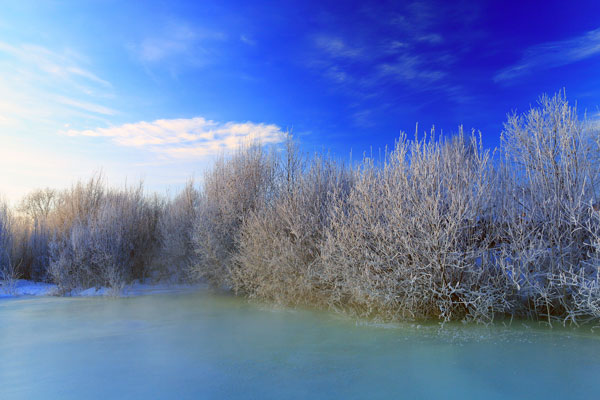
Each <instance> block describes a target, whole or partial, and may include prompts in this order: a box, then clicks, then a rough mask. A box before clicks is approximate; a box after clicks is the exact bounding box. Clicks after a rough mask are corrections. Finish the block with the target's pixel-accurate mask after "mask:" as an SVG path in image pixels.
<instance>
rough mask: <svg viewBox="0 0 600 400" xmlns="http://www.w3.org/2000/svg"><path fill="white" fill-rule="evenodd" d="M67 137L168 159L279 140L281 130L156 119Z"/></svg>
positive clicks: (267, 126)
mask: <svg viewBox="0 0 600 400" xmlns="http://www.w3.org/2000/svg"><path fill="white" fill-rule="evenodd" d="M62 133H63V134H65V135H68V136H87V137H100V138H108V139H110V140H111V141H112V142H113V143H115V144H117V145H120V146H129V147H137V148H142V149H147V150H149V151H152V152H155V153H157V154H161V155H163V156H165V157H168V158H177V159H184V158H194V157H202V156H210V155H215V154H218V153H219V152H222V151H229V150H233V149H235V148H236V147H237V146H239V145H240V144H241V143H244V142H248V141H254V140H256V141H259V142H261V143H263V144H271V143H279V142H281V141H283V139H284V132H283V131H282V130H281V128H280V127H278V126H277V125H273V124H262V123H260V124H257V123H253V122H245V123H236V122H226V123H219V122H215V121H211V120H207V119H205V118H202V117H196V118H189V119H183V118H181V119H159V120H156V121H153V122H146V121H141V122H136V123H131V124H124V125H120V126H115V127H109V128H97V129H90V130H67V131H63V132H62Z"/></svg>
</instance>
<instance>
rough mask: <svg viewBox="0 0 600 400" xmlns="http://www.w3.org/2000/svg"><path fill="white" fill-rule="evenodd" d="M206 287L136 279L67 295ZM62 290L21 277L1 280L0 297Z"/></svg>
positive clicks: (131, 293)
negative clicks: (12, 280)
mask: <svg viewBox="0 0 600 400" xmlns="http://www.w3.org/2000/svg"><path fill="white" fill-rule="evenodd" d="M201 288H206V285H201V284H183V283H172V282H166V281H161V282H151V281H150V280H146V281H142V282H140V281H139V280H135V281H134V282H132V283H131V284H127V285H124V286H123V287H122V288H121V289H120V290H115V289H113V288H110V287H104V286H103V287H97V288H95V287H92V288H87V289H72V290H71V291H70V292H69V293H67V294H66V296H70V297H132V296H142V295H147V294H155V293H175V292H189V291H194V290H197V289H201ZM58 295H60V290H59V287H58V285H56V284H53V283H46V282H34V281H31V280H27V279H19V280H17V281H15V282H14V284H13V285H12V286H11V287H9V286H8V284H7V283H6V282H3V281H0V299H3V298H4V299H5V298H15V297H25V296H40V297H42V296H58Z"/></svg>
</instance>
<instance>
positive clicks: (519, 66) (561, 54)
mask: <svg viewBox="0 0 600 400" xmlns="http://www.w3.org/2000/svg"><path fill="white" fill-rule="evenodd" d="M597 55H600V28H598V29H596V30H593V31H590V32H587V33H585V34H583V35H581V36H577V37H574V38H570V39H566V40H559V41H555V42H547V43H542V44H538V45H535V46H533V47H530V48H529V49H527V50H526V51H525V53H524V54H523V57H522V58H521V60H520V61H519V62H518V63H516V64H515V65H511V66H509V67H507V68H504V69H503V70H501V71H499V72H498V73H497V74H496V76H495V77H494V80H495V81H496V82H508V81H511V80H513V79H515V78H518V77H521V76H523V75H526V74H528V73H531V72H533V71H535V70H541V69H547V68H555V67H560V66H563V65H567V64H571V63H574V62H577V61H581V60H584V59H586V58H589V57H592V56H597Z"/></svg>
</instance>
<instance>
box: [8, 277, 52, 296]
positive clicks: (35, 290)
mask: <svg viewBox="0 0 600 400" xmlns="http://www.w3.org/2000/svg"><path fill="white" fill-rule="evenodd" d="M56 292H57V286H56V285H54V284H52V283H45V282H33V281H28V280H26V279H19V280H17V281H16V282H15V284H14V286H12V287H9V285H8V284H7V283H6V282H3V281H0V297H15V296H51V295H53V294H55V293H56Z"/></svg>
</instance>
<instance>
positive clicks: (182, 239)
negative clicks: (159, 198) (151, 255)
mask: <svg viewBox="0 0 600 400" xmlns="http://www.w3.org/2000/svg"><path fill="white" fill-rule="evenodd" d="M199 200H200V192H199V191H198V189H196V188H195V187H194V182H193V181H191V180H190V181H189V182H188V183H187V185H186V186H185V187H184V189H183V191H182V192H181V193H180V194H178V195H177V196H176V197H175V198H174V199H173V200H172V201H169V202H168V203H167V204H166V205H165V207H164V211H163V212H162V213H161V216H160V219H159V222H158V238H159V241H160V244H159V248H158V254H157V257H156V264H155V269H154V271H155V273H156V274H157V275H158V276H157V278H165V279H175V280H182V279H187V278H188V277H189V274H190V271H191V269H192V267H193V266H194V259H195V252H194V245H193V240H192V239H193V238H192V235H193V232H194V221H196V211H197V209H198V203H199Z"/></svg>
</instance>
